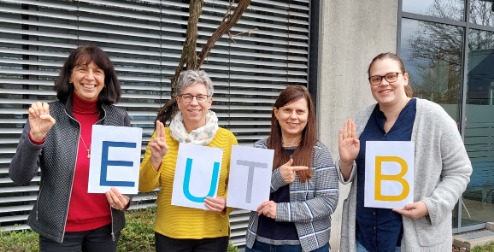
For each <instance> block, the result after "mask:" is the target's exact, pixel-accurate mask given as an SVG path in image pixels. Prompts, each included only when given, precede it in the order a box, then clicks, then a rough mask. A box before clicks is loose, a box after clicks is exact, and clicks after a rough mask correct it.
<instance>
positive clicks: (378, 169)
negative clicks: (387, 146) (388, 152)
mask: <svg viewBox="0 0 494 252" xmlns="http://www.w3.org/2000/svg"><path fill="white" fill-rule="evenodd" d="M383 162H396V163H398V164H400V166H401V172H400V173H398V174H395V175H388V174H382V166H381V165H382V163H383ZM407 171H408V165H407V163H406V162H405V160H403V159H402V158H400V157H396V156H376V178H375V185H376V190H375V192H374V195H375V199H376V200H381V201H401V200H404V199H405V198H406V197H407V196H408V194H409V193H410V185H409V184H408V182H407V181H406V180H405V179H403V176H405V174H406V173H407ZM383 180H393V181H396V182H398V183H400V184H401V185H402V186H403V192H402V193H401V194H399V195H382V193H381V181H383Z"/></svg>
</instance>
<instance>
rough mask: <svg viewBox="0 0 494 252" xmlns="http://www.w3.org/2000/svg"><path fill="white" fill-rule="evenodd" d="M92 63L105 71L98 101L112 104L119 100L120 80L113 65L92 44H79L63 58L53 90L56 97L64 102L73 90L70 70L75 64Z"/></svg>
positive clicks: (101, 51)
mask: <svg viewBox="0 0 494 252" xmlns="http://www.w3.org/2000/svg"><path fill="white" fill-rule="evenodd" d="M90 63H94V64H96V65H97V66H98V67H99V68H101V69H102V70H103V71H104V72H105V86H104V87H103V89H102V90H101V92H100V93H99V98H98V99H99V100H98V102H99V103H100V104H101V103H102V104H114V103H117V102H118V101H119V100H120V95H121V90H120V82H119V81H118V78H117V73H116V72H115V67H114V66H113V63H112V62H111V60H110V58H109V57H108V55H107V54H106V53H105V52H104V51H103V50H101V49H100V48H99V47H96V46H93V45H85V46H80V47H78V48H77V49H75V50H74V51H72V53H70V55H69V57H68V58H67V59H66V60H65V63H64V64H63V67H62V69H61V70H60V74H59V76H58V78H57V79H56V80H55V87H54V89H55V92H57V98H58V99H59V100H60V101H62V102H66V101H67V99H68V98H69V96H70V95H71V94H72V93H73V92H74V85H72V84H70V83H69V81H70V76H71V74H72V70H73V69H74V67H75V66H77V65H85V64H90Z"/></svg>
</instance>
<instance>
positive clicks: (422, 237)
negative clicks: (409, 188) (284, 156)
mask: <svg viewBox="0 0 494 252" xmlns="http://www.w3.org/2000/svg"><path fill="white" fill-rule="evenodd" d="M415 99H417V113H416V115H415V122H414V124H413V130H412V141H414V142H415V159H414V160H415V187H414V190H415V191H414V201H422V202H424V203H425V205H426V206H427V209H428V211H429V216H428V218H426V217H424V218H421V219H418V220H412V219H410V218H407V217H403V238H402V241H401V251H402V252H417V251H430V252H443V251H444V252H446V251H451V242H452V231H451V229H452V223H451V219H452V217H451V213H452V210H453V208H454V207H455V205H456V203H457V202H458V199H459V198H460V196H461V194H462V193H463V191H465V189H466V186H467V184H468V182H469V181H470V174H471V173H472V164H471V163H470V159H469V158H468V155H467V152H466V150H465V146H464V145H463V141H462V139H461V136H460V133H459V131H458V128H457V126H456V123H455V121H454V120H453V119H452V118H451V117H450V116H449V115H448V114H447V113H446V111H444V109H443V108H442V107H441V106H439V105H438V104H436V103H433V102H430V101H427V100H423V99H419V98H415ZM375 106H376V105H371V106H369V107H367V108H366V109H364V110H363V111H361V112H360V113H359V114H358V115H357V117H356V119H355V123H356V124H357V137H360V134H361V133H362V131H363V130H364V128H365V126H366V124H367V121H368V120H369V117H370V115H371V113H372V110H373V109H374V108H375ZM360 144H365V143H360ZM338 164H339V160H336V166H337V167H338ZM356 171H357V167H356V166H355V164H354V167H353V170H352V173H351V175H350V178H349V179H348V180H347V181H345V180H344V179H343V176H342V174H341V171H340V170H339V167H338V172H339V176H340V181H341V182H342V183H344V184H347V183H350V182H352V181H353V184H352V186H351V190H350V194H349V195H348V198H347V199H345V201H344V204H343V218H342V220H341V223H342V226H341V240H340V251H349V252H352V251H356V238H355V225H356V224H355V219H356V216H355V214H356V200H357V197H356V192H357V181H356V180H357V175H356Z"/></svg>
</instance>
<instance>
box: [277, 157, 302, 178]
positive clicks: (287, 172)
mask: <svg viewBox="0 0 494 252" xmlns="http://www.w3.org/2000/svg"><path fill="white" fill-rule="evenodd" d="M292 164H293V159H290V160H288V162H286V163H285V164H284V165H282V166H281V167H280V168H279V169H280V174H281V177H282V178H283V181H285V183H287V184H290V183H292V182H293V181H294V180H295V172H297V171H303V170H307V169H309V167H307V166H292Z"/></svg>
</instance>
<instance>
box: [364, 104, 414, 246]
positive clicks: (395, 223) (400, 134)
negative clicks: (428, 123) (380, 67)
mask: <svg viewBox="0 0 494 252" xmlns="http://www.w3.org/2000/svg"><path fill="white" fill-rule="evenodd" d="M416 104H417V102H416V99H411V100H410V101H409V102H408V104H407V105H406V106H405V107H404V108H403V110H402V111H401V112H400V114H399V116H398V118H397V119H396V122H395V123H394V125H393V126H392V127H391V129H390V130H389V132H388V133H386V132H384V123H385V122H386V117H385V116H384V113H383V112H381V111H380V110H379V105H376V108H375V109H374V111H373V112H372V114H371V116H370V117H369V121H368V122H367V125H366V126H365V128H364V131H363V132H362V134H361V135H360V138H359V139H360V151H359V154H358V156H357V159H356V161H355V162H356V164H357V176H358V179H357V225H356V228H357V230H356V233H357V240H358V242H360V244H362V245H363V246H364V247H365V248H366V249H367V250H368V251H369V252H373V251H379V252H387V251H395V250H396V247H400V246H401V237H402V235H403V220H402V216H401V214H398V213H395V212H393V211H392V210H391V209H381V208H368V207H364V188H365V146H366V142H367V141H410V140H411V138H412V129H413V123H414V121H415V113H416Z"/></svg>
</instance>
